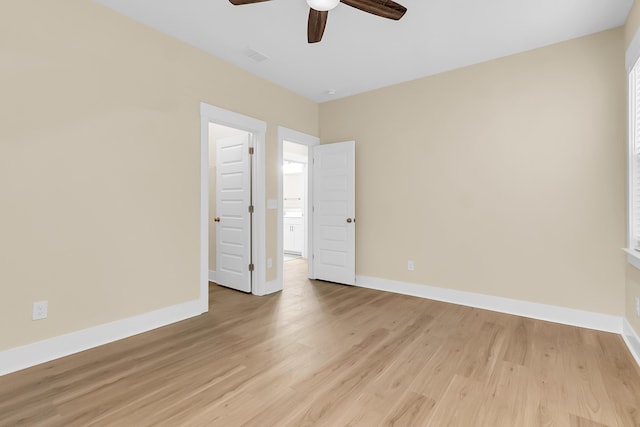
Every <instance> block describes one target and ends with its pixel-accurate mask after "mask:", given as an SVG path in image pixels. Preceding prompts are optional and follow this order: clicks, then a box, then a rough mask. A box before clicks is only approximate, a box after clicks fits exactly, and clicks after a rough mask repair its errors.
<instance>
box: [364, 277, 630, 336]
mask: <svg viewBox="0 0 640 427" xmlns="http://www.w3.org/2000/svg"><path fill="white" fill-rule="evenodd" d="M356 286H360V287H363V288H369V289H376V290H380V291H387V292H394V293H397V294H403V295H411V296H416V297H420V298H428V299H433V300H437V301H444V302H450V303H453V304H460V305H466V306H469V307H476V308H482V309H485V310H491V311H498V312H500V313H508V314H513V315H516V316H524V317H530V318H532V319H540V320H546V321H549V322H555V323H562V324H565V325H572V326H579V327H582V328H588V329H595V330H598V331H606V332H614V333H617V334H620V333H622V318H621V317H618V316H613V315H609V314H602V313H594V312H591V311H583V310H576V309H573V308H566V307H557V306H553V305H546V304H538V303H535V302H529V301H522V300H515V299H509V298H503V297H495V296H490V295H483V294H476V293H473V292H464V291H457V290H454V289H447V288H438V287H435V286H427V285H418V284H416V283H407V282H398V281H394V280H386V279H378V278H376V277H367V276H356Z"/></svg>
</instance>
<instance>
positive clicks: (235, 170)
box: [214, 134, 251, 292]
mask: <svg viewBox="0 0 640 427" xmlns="http://www.w3.org/2000/svg"><path fill="white" fill-rule="evenodd" d="M250 205H251V159H250V155H249V134H244V135H236V136H230V137H226V138H220V139H218V140H217V141H216V210H217V212H216V217H215V219H214V221H215V223H216V227H217V230H216V236H217V238H216V282H217V283H218V284H220V285H223V286H227V287H230V288H233V289H237V290H239V291H243V292H251V272H250V271H249V264H250V263H251V214H250V212H249V206H250Z"/></svg>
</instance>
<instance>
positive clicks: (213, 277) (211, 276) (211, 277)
mask: <svg viewBox="0 0 640 427" xmlns="http://www.w3.org/2000/svg"><path fill="white" fill-rule="evenodd" d="M209 281H210V282H215V281H216V272H215V271H213V270H209Z"/></svg>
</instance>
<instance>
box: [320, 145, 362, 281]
mask: <svg viewBox="0 0 640 427" xmlns="http://www.w3.org/2000/svg"><path fill="white" fill-rule="evenodd" d="M355 210H356V204H355V142H354V141H348V142H339V143H336V144H326V145H318V146H315V147H313V268H314V276H315V278H316V279H320V280H328V281H330V282H337V283H344V284H347V285H353V284H355V279H356V272H355V270H356V238H355V237H356V224H355V221H356V219H355Z"/></svg>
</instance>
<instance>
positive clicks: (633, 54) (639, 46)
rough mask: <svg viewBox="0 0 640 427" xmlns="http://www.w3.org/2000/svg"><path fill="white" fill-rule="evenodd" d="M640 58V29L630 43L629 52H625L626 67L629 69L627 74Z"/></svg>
mask: <svg viewBox="0 0 640 427" xmlns="http://www.w3.org/2000/svg"><path fill="white" fill-rule="evenodd" d="M638 58H640V29H638V30H637V31H636V33H635V34H634V36H633V40H631V43H629V47H627V51H626V52H625V56H624V59H625V61H624V62H625V66H626V67H627V73H629V71H631V68H633V66H634V64H635V63H636V61H637V60H638Z"/></svg>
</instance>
